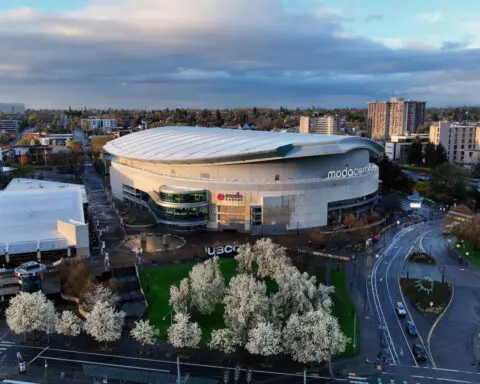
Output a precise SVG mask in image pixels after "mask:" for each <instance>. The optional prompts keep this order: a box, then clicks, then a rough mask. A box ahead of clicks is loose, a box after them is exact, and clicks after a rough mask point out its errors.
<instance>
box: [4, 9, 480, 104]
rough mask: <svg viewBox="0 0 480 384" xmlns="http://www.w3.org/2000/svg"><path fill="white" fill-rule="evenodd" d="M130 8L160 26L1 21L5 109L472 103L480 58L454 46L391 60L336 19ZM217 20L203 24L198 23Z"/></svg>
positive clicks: (56, 19)
mask: <svg viewBox="0 0 480 384" xmlns="http://www.w3.org/2000/svg"><path fill="white" fill-rule="evenodd" d="M97 1H98V2H99V3H100V4H102V3H103V1H105V0H97ZM128 1H131V0H126V2H127V5H128ZM135 1H136V2H137V3H138V2H143V3H144V5H145V7H148V6H150V7H152V10H151V12H150V13H152V16H158V18H159V19H158V20H156V19H155V18H153V19H154V20H156V21H157V22H151V21H149V17H150V16H149V13H148V12H147V11H148V10H149V9H148V8H147V9H146V10H145V12H146V13H145V14H140V15H137V14H135V12H137V11H136V9H137V8H141V7H139V6H138V7H137V8H132V10H131V11H130V12H131V13H132V14H131V17H130V18H125V17H123V16H124V15H123V13H125V14H129V15H130V13H126V12H127V11H128V9H127V8H125V9H123V13H122V12H121V11H118V12H119V14H120V15H121V16H122V18H120V17H116V16H115V15H116V13H115V12H113V11H111V10H110V11H109V10H108V9H107V10H104V12H106V13H105V14H107V15H112V16H111V18H110V19H105V20H104V19H102V20H95V19H92V18H91V17H90V16H89V17H87V16H85V14H86V13H87V12H85V14H84V13H79V14H74V15H72V16H69V17H65V16H64V15H60V16H54V15H47V16H43V15H36V14H33V15H30V14H29V15H26V16H25V15H21V16H15V17H12V16H11V15H10V16H9V15H7V16H5V15H4V16H3V19H2V15H1V14H0V51H1V52H9V54H8V55H7V56H6V57H2V59H1V61H0V83H1V84H2V87H0V100H5V101H20V102H25V103H27V105H29V106H32V107H57V106H58V107H66V106H68V105H72V106H77V107H78V106H84V105H87V106H92V107H94V106H97V105H98V106H102V107H123V108H127V107H131V108H137V107H147V108H148V107H151V108H154V107H182V106H183V107H201V108H203V107H229V106H249V105H250V106H251V105H257V106H279V105H288V106H292V107H295V106H310V105H314V104H321V105H324V106H329V107H331V106H342V105H353V106H365V105H366V102H367V101H368V100H370V99H386V98H388V97H390V96H391V95H397V94H404V95H405V96H406V97H412V98H413V97H416V96H418V97H421V98H422V99H427V100H430V101H432V102H433V103H450V104H452V103H455V102H458V103H467V102H469V100H471V101H470V102H472V101H473V100H475V98H474V96H476V92H474V88H472V87H471V86H469V85H468V81H469V79H472V78H475V77H474V76H475V75H476V72H477V63H478V61H479V59H480V51H479V50H474V49H470V50H463V49H462V47H461V46H454V45H453V44H452V43H449V42H446V43H445V44H444V49H442V50H431V49H430V50H419V49H417V50H406V49H403V50H391V49H389V48H387V47H385V46H384V45H382V44H380V43H376V42H373V41H370V40H368V39H366V38H362V37H360V36H345V34H344V33H343V32H344V30H343V27H342V24H341V22H340V21H338V20H335V19H334V20H333V21H332V20H331V19H329V18H323V19H322V17H323V16H322V15H321V13H320V15H318V14H317V16H315V17H313V16H309V13H308V12H307V11H308V9H306V8H305V9H303V8H301V9H300V10H299V9H295V13H291V12H289V11H288V10H287V9H278V8H281V7H278V3H276V2H275V1H274V0H265V1H264V3H261V5H260V6H259V8H258V9H256V10H255V11H256V12H257V13H255V12H253V11H252V10H251V9H250V8H249V7H244V6H243V5H242V4H243V3H242V1H241V0H239V1H234V0H232V1H231V4H233V5H232V8H231V9H230V8H228V7H227V8H222V7H225V2H221V1H220V0H208V1H207V0H205V3H209V4H210V8H209V7H206V9H203V8H199V9H197V10H195V12H196V14H195V12H194V14H192V15H190V14H189V13H182V12H180V11H181V9H176V8H175V9H169V15H170V17H171V19H169V18H165V19H162V17H163V16H162V15H163V13H161V12H160V11H162V9H163V8H161V6H159V5H158V4H163V5H162V7H163V6H166V5H165V4H167V3H166V2H163V1H158V2H152V1H151V0H135ZM177 2H178V3H185V4H187V2H188V0H177ZM152 4H155V5H152ZM168 4H171V3H168ZM197 4H198V3H197ZM274 4H276V5H277V8H272V7H273V5H274ZM137 5H139V4H137ZM102 6H103V5H102ZM169 6H170V5H169ZM157 7H159V8H157ZM172 7H173V5H172ZM212 7H214V8H212ZM215 7H216V8H215ZM120 8H121V7H120ZM217 8H218V9H217ZM213 9H217V11H216V13H214V16H213V19H212V20H210V19H209V18H208V17H206V16H205V15H207V16H208V15H209V14H210V13H211V12H212V10H213ZM272 9H273V10H272ZM107 11H108V12H107ZM98 12H100V11H99V10H95V12H93V13H92V11H91V12H90V13H88V14H91V13H92V14H95V15H96V14H98ZM138 12H139V11H138ZM252 12H253V13H255V14H252V15H251V17H249V13H252ZM204 14H205V15H204ZM219 15H220V16H219ZM18 17H20V19H18ZM22 18H23V19H22ZM123 19H125V20H127V21H122V20H123ZM162 20H163V21H162ZM172 20H173V21H172ZM13 25H14V26H15V27H12V26H13ZM477 78H478V77H477ZM465 85H467V86H466V88H465ZM456 87H458V88H456ZM462 87H463V90H462ZM456 89H458V93H455V90H456ZM447 90H448V91H447ZM452 95H453V96H452ZM452 97H455V99H452Z"/></svg>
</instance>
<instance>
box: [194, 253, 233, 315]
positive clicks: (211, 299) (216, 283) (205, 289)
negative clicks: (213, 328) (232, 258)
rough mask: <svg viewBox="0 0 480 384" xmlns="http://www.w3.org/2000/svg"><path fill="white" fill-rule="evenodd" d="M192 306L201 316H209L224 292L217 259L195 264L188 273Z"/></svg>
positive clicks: (223, 281)
mask: <svg viewBox="0 0 480 384" xmlns="http://www.w3.org/2000/svg"><path fill="white" fill-rule="evenodd" d="M189 276H190V294H191V298H192V306H193V307H195V308H197V309H198V311H199V312H200V313H202V314H210V313H212V312H213V311H214V310H215V306H216V305H217V303H218V302H220V300H221V298H222V297H223V292H224V291H225V279H224V278H223V275H222V271H221V270H220V266H219V265H218V257H213V258H211V259H208V260H206V261H205V262H203V263H202V264H196V265H195V266H194V267H193V268H192V270H191V271H190V273H189Z"/></svg>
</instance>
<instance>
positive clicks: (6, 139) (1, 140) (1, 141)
mask: <svg viewBox="0 0 480 384" xmlns="http://www.w3.org/2000/svg"><path fill="white" fill-rule="evenodd" d="M11 141H12V138H11V137H10V136H9V135H8V133H6V132H5V131H1V132H0V145H8V144H10V142H11Z"/></svg>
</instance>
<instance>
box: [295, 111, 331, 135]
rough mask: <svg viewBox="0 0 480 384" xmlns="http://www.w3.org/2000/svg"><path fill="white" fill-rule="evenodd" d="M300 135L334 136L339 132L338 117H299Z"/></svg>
mask: <svg viewBox="0 0 480 384" xmlns="http://www.w3.org/2000/svg"><path fill="white" fill-rule="evenodd" d="M299 132H300V133H320V134H327V135H334V134H336V133H338V132H340V117H339V116H338V115H335V116H320V117H310V116H302V117H300V129H299Z"/></svg>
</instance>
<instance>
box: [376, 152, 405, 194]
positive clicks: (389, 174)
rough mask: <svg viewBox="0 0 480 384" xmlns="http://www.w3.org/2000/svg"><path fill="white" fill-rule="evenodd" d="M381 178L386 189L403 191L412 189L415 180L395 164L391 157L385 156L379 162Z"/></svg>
mask: <svg viewBox="0 0 480 384" xmlns="http://www.w3.org/2000/svg"><path fill="white" fill-rule="evenodd" d="M378 169H379V178H380V180H381V181H382V187H383V188H384V189H385V190H391V189H399V190H403V191H408V192H410V191H411V188H412V185H413V182H412V181H411V180H410V179H409V178H408V177H407V176H406V175H405V173H403V171H402V169H401V168H400V167H399V166H398V165H396V164H393V163H392V162H391V161H390V159H389V158H388V157H386V156H383V157H382V158H381V159H380V161H379V163H378Z"/></svg>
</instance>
